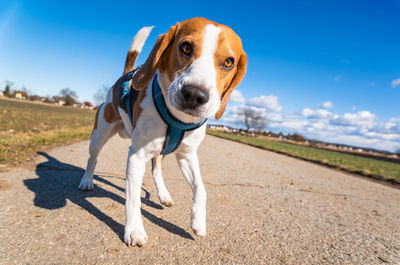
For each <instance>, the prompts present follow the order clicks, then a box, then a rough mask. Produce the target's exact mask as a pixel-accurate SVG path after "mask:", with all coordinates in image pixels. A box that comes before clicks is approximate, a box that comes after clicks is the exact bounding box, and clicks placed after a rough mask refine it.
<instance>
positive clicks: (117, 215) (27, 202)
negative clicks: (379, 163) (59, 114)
mask: <svg viewBox="0 0 400 265" xmlns="http://www.w3.org/2000/svg"><path fill="white" fill-rule="evenodd" d="M88 144H89V142H88V141H85V142H80V143H76V144H73V145H69V146H64V147H59V148H56V149H53V150H51V151H49V152H47V153H43V154H42V155H40V156H37V157H36V158H35V160H36V161H35V162H36V166H35V167H33V168H32V169H27V168H16V169H12V170H11V171H10V172H7V173H2V174H0V207H1V209H2V210H1V215H0V227H1V233H0V263H1V264H400V190H398V189H395V188H392V187H388V186H384V185H382V184H379V183H374V182H372V181H369V180H366V179H362V178H358V177H354V176H352V175H348V174H345V173H342V172H338V171H335V170H331V169H328V168H325V167H321V166H318V165H315V164H311V163H308V162H305V161H301V160H296V159H294V158H290V157H286V156H283V155H279V154H275V153H271V152H268V151H264V150H260V149H257V148H253V147H249V146H246V145H243V144H239V143H235V142H231V141H227V140H223V139H219V138H215V137H212V136H207V137H206V139H205V141H204V142H203V144H202V146H201V147H200V150H199V157H200V165H201V170H202V175H203V180H204V182H205V186H206V190H207V195H208V201H207V232H208V235H207V236H206V237H205V238H198V237H196V236H195V235H194V234H193V233H192V232H191V231H190V230H189V225H190V207H191V201H192V195H191V191H190V189H189V187H188V185H187V184H186V182H185V181H184V179H183V177H182V175H181V173H180V171H179V169H178V167H177V163H176V161H175V159H174V157H173V156H170V157H167V158H166V159H165V160H164V176H165V181H166V185H167V187H168V188H169V191H170V193H171V195H172V197H173V199H174V201H175V205H174V206H173V207H171V208H164V207H162V206H161V205H160V204H159V202H158V199H157V195H156V191H155V186H154V184H153V180H152V178H151V175H150V171H149V165H148V170H147V172H146V175H145V178H144V184H143V192H142V202H143V203H142V214H143V220H144V225H145V229H146V231H147V234H148V236H149V242H148V244H147V245H146V246H145V247H144V248H138V247H134V248H132V247H131V248H128V247H126V245H125V244H124V243H123V241H122V236H123V224H124V219H125V217H124V197H125V195H124V187H125V181H124V174H125V166H126V154H127V150H128V145H129V141H128V140H122V139H120V138H119V137H114V138H113V139H111V141H110V142H109V143H108V144H107V145H106V146H105V148H104V149H103V152H102V153H101V155H100V158H99V162H98V166H97V170H96V173H97V176H96V178H95V190H94V191H92V192H81V191H79V190H78V189H77V188H76V187H77V185H78V184H79V180H80V177H81V175H82V174H83V168H84V167H85V165H86V160H87V157H88Z"/></svg>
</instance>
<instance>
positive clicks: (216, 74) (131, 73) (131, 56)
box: [78, 18, 247, 246]
mask: <svg viewBox="0 0 400 265" xmlns="http://www.w3.org/2000/svg"><path fill="white" fill-rule="evenodd" d="M151 30H152V27H144V28H142V29H141V30H139V31H138V33H137V34H136V36H135V37H134V39H133V41H132V44H131V47H130V49H129V51H128V54H127V58H126V61H125V68H124V72H123V76H122V77H121V78H120V79H119V80H118V81H117V82H116V83H115V84H114V85H113V87H112V88H111V89H110V91H109V92H108V94H107V98H106V101H105V102H104V103H103V104H102V105H101V106H100V107H99V108H98V110H97V113H96V119H95V124H94V128H93V132H92V136H91V139H90V147H89V153H90V157H89V159H88V162H87V167H86V171H85V173H84V175H83V177H82V179H81V182H80V184H79V187H78V188H79V189H81V190H93V187H94V186H93V172H94V169H95V166H96V163H97V157H98V155H99V152H100V150H101V148H102V147H103V146H104V144H105V143H106V142H107V140H108V139H110V138H111V137H112V136H113V135H115V134H116V133H117V132H118V133H119V135H120V136H121V137H124V138H130V139H131V141H132V142H131V143H132V144H131V146H130V147H129V152H128V161H127V167H126V203H125V209H126V210H125V211H126V223H125V234H124V241H125V243H126V244H127V245H128V246H135V245H137V246H143V245H144V244H145V243H146V242H147V240H148V237H147V234H146V231H145V229H144V227H143V222H142V217H141V210H140V204H141V198H140V194H141V186H142V181H143V176H144V173H145V167H146V163H147V162H148V161H149V160H151V161H152V174H153V178H154V182H155V185H156V188H157V193H158V198H159V200H160V203H161V204H163V205H165V206H172V205H173V200H172V198H171V195H170V194H169V192H168V190H167V188H166V187H165V184H164V180H163V177H162V172H161V161H162V157H163V156H164V155H167V154H170V153H174V154H175V156H176V159H177V161H178V164H179V166H180V169H181V171H182V174H183V175H184V177H185V179H186V181H187V182H188V184H189V185H190V187H191V189H192V191H193V200H194V201H193V205H192V212H191V213H192V214H191V229H192V230H193V232H194V233H195V234H196V235H198V236H201V237H204V236H205V235H206V190H205V188H204V184H203V181H202V178H201V175H200V168H199V160H198V157H197V148H198V147H199V145H200V143H201V142H202V140H203V139H204V137H205V134H206V121H207V119H208V118H212V117H215V119H219V118H220V117H221V116H222V114H223V113H224V110H225V107H226V104H227V102H228V100H229V97H230V95H231V93H232V91H233V90H234V88H235V87H236V86H237V85H238V84H239V83H240V82H241V80H242V78H243V77H244V75H245V72H246V68H247V56H246V53H245V52H244V50H243V47H242V41H241V39H240V38H239V36H238V35H237V34H236V33H235V32H234V31H233V30H232V29H231V28H229V27H227V26H225V25H222V24H218V23H216V22H213V21H210V20H207V19H205V18H192V19H189V20H186V21H183V22H180V23H177V24H176V25H175V26H172V27H170V29H169V31H168V32H167V33H165V34H162V35H160V36H159V37H158V39H157V41H156V43H155V45H154V47H153V49H152V51H151V52H150V55H149V56H148V58H147V60H146V61H145V63H144V64H143V65H142V66H140V67H138V68H136V69H135V70H134V64H135V61H136V58H137V56H138V55H139V53H140V52H141V50H142V47H143V45H144V43H145V41H146V39H147V37H148V35H149V34H150V32H151Z"/></svg>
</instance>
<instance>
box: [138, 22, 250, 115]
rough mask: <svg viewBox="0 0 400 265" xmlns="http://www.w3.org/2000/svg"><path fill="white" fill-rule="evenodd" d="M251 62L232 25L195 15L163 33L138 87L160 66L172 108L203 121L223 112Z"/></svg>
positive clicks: (162, 84) (146, 81)
mask: <svg viewBox="0 0 400 265" xmlns="http://www.w3.org/2000/svg"><path fill="white" fill-rule="evenodd" d="M246 66H247V57H246V54H245V52H244V51H243V48H242V41H241V39H240V38H239V36H238V35H236V33H235V32H234V31H233V30H232V29H231V28H229V27H227V26H225V25H221V24H218V23H215V22H212V21H209V20H207V19H205V18H193V19H189V20H186V21H183V22H180V23H178V24H176V25H175V26H173V27H171V28H170V30H169V31H168V32H167V33H165V34H163V35H161V36H159V37H158V39H157V42H156V44H155V45H154V47H153V50H152V51H151V53H150V55H149V57H148V59H147V61H146V62H145V64H144V65H143V67H142V68H141V69H140V70H139V71H138V72H137V73H136V74H135V76H134V77H133V79H132V81H133V86H134V87H135V89H143V88H145V87H146V86H147V84H148V83H149V82H150V80H151V78H152V77H153V75H154V74H155V71H156V70H158V71H159V77H158V78H159V82H160V85H161V87H162V88H163V94H164V97H165V101H166V104H167V107H168V109H169V110H170V111H171V113H172V114H173V115H174V116H175V117H176V118H178V119H180V120H181V121H183V122H188V123H190V122H198V121H199V120H201V119H204V118H210V117H212V116H214V115H215V118H216V119H219V118H220V117H221V116H222V114H223V113H224V110H225V106H226V104H227V102H228V100H229V97H230V95H231V93H232V91H233V89H234V88H235V87H236V86H237V85H238V84H239V83H240V81H241V80H242V78H243V76H244V74H245V72H246Z"/></svg>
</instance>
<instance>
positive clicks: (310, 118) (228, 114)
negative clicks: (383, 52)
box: [217, 95, 400, 152]
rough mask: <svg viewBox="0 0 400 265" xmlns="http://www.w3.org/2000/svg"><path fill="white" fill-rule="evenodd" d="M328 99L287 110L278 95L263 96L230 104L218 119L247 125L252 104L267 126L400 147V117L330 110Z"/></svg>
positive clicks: (322, 137) (337, 139)
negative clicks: (247, 111)
mask: <svg viewBox="0 0 400 265" xmlns="http://www.w3.org/2000/svg"><path fill="white" fill-rule="evenodd" d="M327 102H329V101H327ZM325 103H326V102H324V103H322V104H319V105H318V107H319V108H316V109H311V108H304V109H302V110H301V111H299V112H296V113H285V112H284V111H282V107H281V106H280V105H279V103H278V97H277V96H274V95H269V96H259V97H256V98H253V99H251V100H249V101H248V102H247V103H246V104H236V105H234V106H231V105H228V106H227V108H226V110H225V113H224V115H223V116H222V118H221V119H220V120H219V121H218V122H217V123H221V124H226V125H233V126H236V127H242V128H243V127H244V125H243V122H242V121H243V116H242V114H241V111H242V110H243V108H251V109H252V110H254V111H256V112H258V113H261V114H262V115H264V116H265V117H266V118H267V129H270V130H273V131H275V132H283V133H300V134H302V135H304V136H306V137H308V138H310V139H316V140H321V141H326V142H333V143H341V144H348V145H352V146H360V147H369V148H375V149H381V150H387V151H392V152H394V151H396V149H397V148H399V147H400V117H392V118H390V119H386V120H377V117H376V115H375V114H374V113H371V112H370V111H367V110H363V111H357V112H356V111H352V112H348V113H343V114H338V113H334V112H331V111H329V110H328V109H327V107H329V105H330V104H325ZM329 103H330V102H329ZM331 104H332V103H331ZM324 105H325V107H324ZM332 105H333V104H332ZM354 109H355V108H354Z"/></svg>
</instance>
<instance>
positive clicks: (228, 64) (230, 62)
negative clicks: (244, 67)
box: [224, 57, 235, 70]
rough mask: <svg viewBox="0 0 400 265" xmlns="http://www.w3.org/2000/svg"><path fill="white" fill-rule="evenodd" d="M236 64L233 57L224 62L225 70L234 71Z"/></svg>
mask: <svg viewBox="0 0 400 265" xmlns="http://www.w3.org/2000/svg"><path fill="white" fill-rule="evenodd" d="M234 62H235V60H234V59H233V58H232V57H230V58H228V59H226V60H225V62H224V68H225V69H226V70H230V69H232V67H233V65H234Z"/></svg>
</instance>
